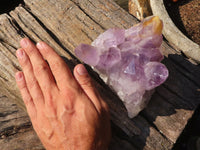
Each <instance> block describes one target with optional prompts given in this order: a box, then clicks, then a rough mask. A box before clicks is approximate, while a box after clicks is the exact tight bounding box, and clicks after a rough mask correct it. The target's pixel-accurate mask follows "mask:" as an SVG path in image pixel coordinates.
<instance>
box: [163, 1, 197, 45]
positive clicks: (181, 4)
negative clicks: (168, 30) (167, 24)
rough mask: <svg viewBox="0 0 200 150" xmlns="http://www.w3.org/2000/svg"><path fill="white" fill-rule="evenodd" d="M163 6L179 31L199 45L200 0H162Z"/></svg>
mask: <svg viewBox="0 0 200 150" xmlns="http://www.w3.org/2000/svg"><path fill="white" fill-rule="evenodd" d="M164 4H165V7H166V9H167V11H168V14H169V16H170V17H171V19H172V20H173V22H174V23H175V25H176V26H177V27H178V28H179V30H181V31H182V32H183V33H184V34H185V35H186V36H187V37H189V38H190V39H191V40H193V41H194V42H196V43H197V44H199V45H200V0H179V1H178V2H176V3H174V2H172V1H171V0H164Z"/></svg>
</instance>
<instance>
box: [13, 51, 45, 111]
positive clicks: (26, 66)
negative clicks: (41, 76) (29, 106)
mask: <svg viewBox="0 0 200 150" xmlns="http://www.w3.org/2000/svg"><path fill="white" fill-rule="evenodd" d="M16 55H17V57H18V61H19V63H20V65H21V66H22V69H23V72H24V76H25V80H26V85H27V88H28V90H29V92H30V95H31V97H32V98H33V99H34V104H35V105H36V107H43V103H44V101H43V94H42V91H41V89H40V86H39V84H38V82H37V80H36V78H35V75H34V72H33V68H32V65H31V62H30V60H29V58H28V56H27V54H26V53H25V51H24V50H23V49H18V50H17V52H16Z"/></svg>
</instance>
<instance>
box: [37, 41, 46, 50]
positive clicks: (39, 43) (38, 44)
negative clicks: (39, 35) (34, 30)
mask: <svg viewBox="0 0 200 150" xmlns="http://www.w3.org/2000/svg"><path fill="white" fill-rule="evenodd" d="M36 46H37V48H39V49H42V48H43V47H44V46H43V44H42V43H41V42H38V43H37V44H36Z"/></svg>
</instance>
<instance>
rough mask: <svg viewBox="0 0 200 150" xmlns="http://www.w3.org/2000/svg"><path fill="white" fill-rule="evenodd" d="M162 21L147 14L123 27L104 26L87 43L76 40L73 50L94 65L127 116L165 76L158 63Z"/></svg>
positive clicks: (161, 65)
mask: <svg viewBox="0 0 200 150" xmlns="http://www.w3.org/2000/svg"><path fill="white" fill-rule="evenodd" d="M161 43H162V21H161V20H160V19H159V18H158V17H148V18H146V19H145V20H143V22H141V23H139V24H137V25H135V26H133V27H131V28H129V29H127V30H124V29H119V28H113V29H108V30H107V31H105V32H104V33H102V34H101V35H99V36H98V37H97V39H96V40H94V41H93V42H92V44H91V45H87V44H80V45H79V46H78V47H76V49H75V54H76V56H77V57H78V58H80V59H81V60H82V61H83V62H85V63H86V64H88V65H91V66H93V67H94V69H95V70H96V71H97V72H98V73H99V74H100V76H101V77H102V79H103V80H104V81H105V82H106V83H107V84H108V85H109V86H110V87H111V88H112V89H113V90H114V91H115V92H116V93H117V94H118V96H119V97H120V98H121V100H122V101H123V103H124V104H125V106H126V109H127V111H128V115H129V117H131V118H132V117H135V116H136V115H137V114H138V113H139V112H140V111H141V110H142V109H143V108H144V107H145V106H146V104H147V103H148V101H149V99H150V97H151V95H152V93H153V89H154V88H155V87H157V86H159V85H160V84H162V83H163V82H164V81H165V80H166V79H167V77H168V70H167V68H166V67H165V66H164V65H163V64H162V63H160V61H161V60H162V59H163V55H162V54H161V52H160V48H161Z"/></svg>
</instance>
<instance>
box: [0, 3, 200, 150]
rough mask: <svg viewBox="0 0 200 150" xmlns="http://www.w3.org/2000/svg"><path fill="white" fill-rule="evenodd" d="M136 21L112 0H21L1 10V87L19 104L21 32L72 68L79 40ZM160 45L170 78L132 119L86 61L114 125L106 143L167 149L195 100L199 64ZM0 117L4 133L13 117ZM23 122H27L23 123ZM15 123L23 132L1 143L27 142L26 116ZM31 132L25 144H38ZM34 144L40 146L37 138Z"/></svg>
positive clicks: (199, 98)
mask: <svg viewBox="0 0 200 150" xmlns="http://www.w3.org/2000/svg"><path fill="white" fill-rule="evenodd" d="M44 6H45V7H44ZM135 23H137V21H136V19H135V18H134V17H133V16H131V15H129V14H128V13H127V12H126V11H125V10H123V9H121V8H120V7H119V6H118V5H117V4H115V3H114V2H113V1H112V0H68V1H63V0H57V1H55V0H51V1H48V0H34V1H31V0H25V6H19V7H17V8H16V9H15V10H13V11H12V12H10V13H9V14H3V15H0V84H1V86H0V90H1V93H2V94H3V95H6V96H7V97H8V99H9V100H12V101H13V102H15V103H17V104H18V105H19V106H20V107H21V108H23V109H24V105H23V102H22V100H21V97H20V94H19V91H18V89H17V86H16V84H15V80H14V73H15V71H16V70H20V66H19V64H18V62H17V59H16V57H15V51H16V49H17V48H19V40H20V39H21V38H22V37H25V36H26V37H29V38H30V39H32V40H33V41H34V42H38V41H41V40H43V41H45V42H47V43H48V44H50V45H51V46H52V47H53V48H54V49H55V50H56V51H57V52H58V53H59V54H60V55H61V56H62V57H63V58H64V60H65V61H66V63H67V64H68V65H69V66H70V67H71V68H73V66H74V65H75V64H76V63H77V62H78V61H77V59H76V58H75V57H74V52H73V50H74V48H75V47H76V46H77V45H78V44H80V43H87V44H89V43H91V41H92V40H94V39H95V38H96V37H97V36H98V35H99V34H100V33H102V32H104V31H105V30H106V29H108V28H112V27H120V28H129V27H131V26H132V25H134V24H135ZM162 48H163V49H162V52H163V54H164V55H165V56H166V58H165V59H164V61H163V63H164V64H165V65H166V66H167V67H168V69H169V72H170V76H169V79H168V80H167V82H165V83H164V84H163V85H162V86H160V87H158V88H157V89H156V93H155V94H154V95H153V97H152V98H151V101H150V103H149V105H148V107H147V108H146V109H145V110H144V111H142V112H141V113H140V114H139V115H138V116H137V117H136V118H134V119H129V118H128V116H127V112H126V110H125V108H124V106H123V104H122V102H121V101H120V100H119V98H118V97H117V96H116V95H115V94H114V93H113V92H112V91H111V90H110V89H109V88H108V87H107V86H106V85H105V84H104V83H103V82H102V81H101V80H100V79H99V77H98V75H97V74H96V73H95V72H94V71H92V69H91V68H89V67H87V68H88V69H89V72H90V74H91V76H92V77H93V79H94V81H95V83H96V86H97V88H98V90H99V92H100V93H101V94H102V96H103V98H104V99H105V101H106V102H107V103H108V104H109V106H110V111H111V120H112V130H113V138H112V142H111V146H110V149H115V150H117V148H118V149H125V150H132V149H148V150H156V149H158V150H162V149H171V148H172V146H173V144H174V143H175V142H176V140H177V138H178V136H179V135H180V133H181V132H182V130H183V129H184V127H185V125H186V124H187V122H188V120H189V119H190V118H191V116H192V114H193V112H194V110H195V108H196V107H197V105H198V104H199V103H200V96H199V91H198V89H199V87H200V79H199V78H198V74H199V73H200V68H199V66H195V65H193V64H191V63H190V62H189V61H187V60H186V59H185V58H184V57H183V56H181V55H180V54H179V53H178V52H177V51H176V50H174V49H172V48H171V46H170V45H168V44H167V43H166V42H163V44H162ZM2 99H4V101H5V98H4V97H2V98H1V99H0V100H1V101H0V103H2V101H3V100H2ZM8 99H6V100H8ZM12 105H13V104H12ZM1 108H2V112H3V111H4V109H5V110H6V109H7V105H2V107H1ZM11 108H12V107H11ZM10 111H11V112H8V113H4V114H3V115H1V114H0V119H1V118H2V119H5V118H6V116H9V113H11V114H12V113H13V114H15V115H16V114H18V111H17V112H16V108H15V109H14V108H13V112H12V109H10ZM24 116H26V115H24ZM26 117H27V116H26ZM26 117H25V118H26ZM15 119H19V120H20V115H19V116H18V115H16V116H15ZM11 120H12V119H11ZM11 120H10V121H11ZM22 120H23V119H22ZM2 122H4V121H3V120H2V121H0V135H1V133H2V135H4V134H3V133H4V131H5V132H6V131H7V129H8V128H9V127H11V129H12V123H11V124H9V123H8V124H7V128H5V127H4V124H3V123H2ZM11 122H12V121H11ZM19 122H20V121H19ZM26 123H28V126H27V125H25V126H24V124H26ZM20 126H22V127H25V129H24V132H19V133H17V134H14V135H12V134H8V137H6V136H3V137H4V138H1V139H0V145H2V144H4V146H5V147H6V146H11V145H12V142H11V141H15V142H17V140H19V141H21V148H22V149H23V144H22V143H26V142H27V139H26V138H24V137H25V136H28V135H29V134H31V135H32V134H33V133H34V132H33V130H32V128H31V126H30V122H29V121H27V118H26V119H24V121H22V124H19V126H18V127H17V129H19V130H17V131H22V129H23V128H22V129H20ZM8 131H9V130H8ZM11 131H12V130H11ZM9 133H11V132H9ZM9 138H10V139H9ZM30 138H32V141H31V142H29V144H30V145H31V144H32V147H31V146H30V147H29V148H30V149H34V148H35V149H37V145H35V143H34V140H36V139H37V137H36V135H35V134H34V135H32V136H31V137H30ZM2 140H4V141H3V142H2ZM37 140H38V139H37ZM14 145H15V144H13V146H14ZM18 145H20V142H19V143H18ZM38 146H39V147H38V149H40V148H41V147H40V146H41V144H40V143H39V142H38ZM5 149H6V148H5ZM8 149H9V148H8ZM13 149H15V148H14V147H13ZM19 149H20V148H19Z"/></svg>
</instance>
